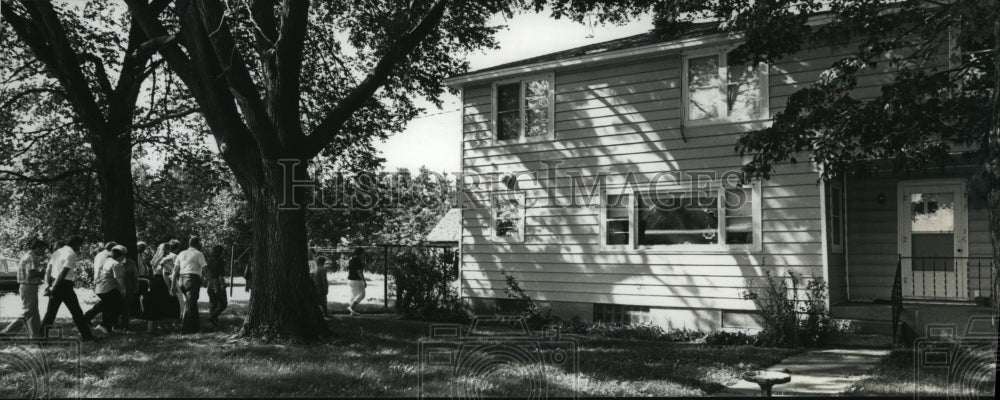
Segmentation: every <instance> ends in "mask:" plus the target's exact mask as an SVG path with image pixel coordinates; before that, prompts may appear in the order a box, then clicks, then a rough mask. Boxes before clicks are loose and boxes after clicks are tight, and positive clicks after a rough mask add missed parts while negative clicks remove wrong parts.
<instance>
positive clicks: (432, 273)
mask: <svg viewBox="0 0 1000 400" xmlns="http://www.w3.org/2000/svg"><path fill="white" fill-rule="evenodd" d="M449 257H453V255H452V254H448V253H440V252H435V251H433V250H432V249H425V248H414V249H408V250H406V251H405V252H403V253H402V254H400V255H399V256H398V257H397V258H396V261H397V262H396V263H395V264H393V266H392V268H391V269H390V273H391V274H392V276H393V278H395V281H396V312H397V313H400V314H402V315H403V316H404V317H405V318H413V319H421V320H428V321H449V322H468V321H469V314H470V313H469V311H468V308H467V307H466V306H465V304H464V303H462V300H461V299H460V298H459V296H458V292H457V291H456V290H455V287H454V283H455V280H456V279H457V278H458V277H457V276H456V274H455V271H454V268H451V265H452V261H453V260H451V259H450V258H449Z"/></svg>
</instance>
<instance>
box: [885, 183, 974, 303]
mask: <svg viewBox="0 0 1000 400" xmlns="http://www.w3.org/2000/svg"><path fill="white" fill-rule="evenodd" d="M899 193H900V196H899V232H900V238H899V253H900V254H901V255H902V256H903V259H902V274H903V276H902V278H903V281H902V285H903V295H904V296H905V297H907V298H923V299H951V300H968V297H969V296H968V288H967V282H968V280H967V277H968V273H967V269H968V264H967V263H966V262H965V259H963V258H962V257H966V251H967V249H966V243H967V238H968V228H967V225H968V217H967V215H966V197H965V184H964V182H962V181H959V180H934V181H907V182H901V183H900V185H899Z"/></svg>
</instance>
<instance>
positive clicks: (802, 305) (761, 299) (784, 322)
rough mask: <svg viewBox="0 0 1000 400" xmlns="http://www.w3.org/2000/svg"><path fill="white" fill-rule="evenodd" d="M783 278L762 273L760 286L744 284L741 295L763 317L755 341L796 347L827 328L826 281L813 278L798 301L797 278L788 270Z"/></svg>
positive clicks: (799, 279)
mask: <svg viewBox="0 0 1000 400" xmlns="http://www.w3.org/2000/svg"><path fill="white" fill-rule="evenodd" d="M788 278H789V279H788V281H789V282H791V284H792V286H791V287H789V286H788V284H787V283H786V280H785V279H782V278H779V277H775V276H774V275H773V274H772V273H771V272H770V271H766V272H765V273H764V279H763V283H764V285H763V286H762V287H753V286H748V287H747V289H746V290H745V291H744V292H743V298H744V299H748V300H752V301H753V302H754V304H756V306H757V309H758V310H759V311H760V315H761V318H762V319H763V320H764V329H763V330H762V331H761V332H760V334H759V335H758V339H759V343H760V344H762V345H767V346H785V347H799V346H808V345H813V344H815V343H817V342H818V341H819V340H820V338H821V337H822V336H823V335H824V334H825V333H826V332H828V331H829V330H830V326H831V321H830V316H829V312H828V310H827V309H826V302H825V300H826V296H827V294H826V283H824V282H823V281H822V280H818V279H813V280H810V281H809V282H808V283H807V284H806V288H805V290H804V292H805V294H806V298H805V299H804V301H802V302H800V301H799V293H800V289H799V287H800V285H801V278H800V277H799V276H798V275H796V274H795V273H792V272H789V273H788Z"/></svg>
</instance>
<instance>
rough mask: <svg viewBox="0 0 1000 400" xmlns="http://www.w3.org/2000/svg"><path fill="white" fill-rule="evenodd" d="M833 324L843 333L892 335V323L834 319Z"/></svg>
mask: <svg viewBox="0 0 1000 400" xmlns="http://www.w3.org/2000/svg"><path fill="white" fill-rule="evenodd" d="M833 324H834V327H835V330H836V331H838V332H841V333H857V334H875V335H887V336H891V335H892V321H884V320H870V319H847V318H834V319H833Z"/></svg>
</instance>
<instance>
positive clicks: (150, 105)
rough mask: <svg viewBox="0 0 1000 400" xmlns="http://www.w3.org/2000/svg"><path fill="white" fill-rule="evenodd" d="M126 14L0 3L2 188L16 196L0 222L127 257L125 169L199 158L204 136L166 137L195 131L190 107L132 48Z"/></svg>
mask: <svg viewBox="0 0 1000 400" xmlns="http://www.w3.org/2000/svg"><path fill="white" fill-rule="evenodd" d="M162 4H163V2H162V1H161V2H158V5H156V8H157V9H158V10H159V9H162V6H163V5H162ZM125 11H126V8H125V7H124V5H123V4H120V3H114V2H104V1H87V2H51V1H8V0H5V1H3V4H2V6H0V12H2V14H3V23H2V24H0V30H2V32H0V33H2V34H0V57H3V59H4V63H2V65H0V77H2V79H3V81H2V83H0V181H2V182H0V184H2V185H3V186H4V187H5V189H6V190H9V191H10V192H11V194H12V198H14V199H16V200H17V201H16V202H12V204H7V205H6V207H5V208H6V211H8V212H9V214H5V215H4V217H3V218H4V219H5V220H6V221H5V222H4V223H5V224H6V223H8V222H9V223H11V224H15V225H17V226H19V227H20V229H21V230H22V232H23V230H34V231H38V233H39V234H41V235H52V236H54V237H59V238H65V237H66V236H69V235H74V234H83V235H85V236H87V237H89V238H90V239H93V240H95V241H97V240H104V239H107V240H116V241H119V242H121V243H124V244H126V245H127V246H129V247H130V248H133V249H134V246H135V223H134V221H135V218H134V208H135V206H134V199H133V190H132V189H133V185H132V177H131V170H132V166H133V165H134V164H135V163H137V162H140V158H141V157H143V156H146V155H148V154H151V153H152V152H154V150H153V149H152V148H151V147H153V146H154V145H155V146H160V150H161V152H162V151H164V150H165V151H166V153H165V154H166V155H167V156H168V157H174V156H190V155H192V154H196V153H198V151H197V150H196V149H202V150H204V144H203V141H202V140H201V139H202V138H201V137H200V136H194V135H185V134H182V133H175V132H174V131H175V130H182V129H184V127H187V129H190V126H192V125H197V115H192V114H193V113H194V112H195V111H196V108H194V105H193V104H191V103H190V101H189V98H188V97H187V95H186V93H185V90H184V89H183V88H182V87H179V86H178V85H177V84H176V83H174V82H173V77H172V75H171V74H170V73H169V71H168V70H166V69H165V68H164V67H163V65H162V63H161V62H160V61H159V60H158V59H157V58H156V57H155V55H154V54H152V53H141V54H140V53H138V52H137V51H136V50H137V49H138V46H139V44H140V43H142V42H143V41H145V40H146V38H145V35H144V34H143V33H142V32H141V30H139V29H138V28H137V27H134V26H133V25H132V24H131V20H130V19H129V18H128V15H127V14H126V13H125ZM176 119H182V120H183V121H181V122H175V123H173V124H169V125H168V126H164V122H168V121H174V120H176ZM178 124H179V125H178ZM175 125H178V126H175ZM134 149H139V151H137V152H133V150H134ZM205 154H207V153H206V152H205V151H201V156H202V157H201V158H202V159H204V158H205V157H204V156H205ZM91 207H97V210H98V213H97V219H96V220H94V215H93V214H92V213H91ZM11 221H18V222H11ZM22 225H27V226H22ZM19 234H20V233H18V234H15V235H19ZM131 253H132V254H134V252H131ZM130 255H131V254H130Z"/></svg>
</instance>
